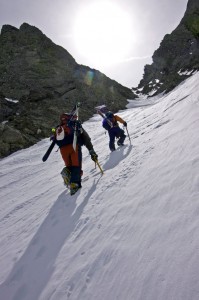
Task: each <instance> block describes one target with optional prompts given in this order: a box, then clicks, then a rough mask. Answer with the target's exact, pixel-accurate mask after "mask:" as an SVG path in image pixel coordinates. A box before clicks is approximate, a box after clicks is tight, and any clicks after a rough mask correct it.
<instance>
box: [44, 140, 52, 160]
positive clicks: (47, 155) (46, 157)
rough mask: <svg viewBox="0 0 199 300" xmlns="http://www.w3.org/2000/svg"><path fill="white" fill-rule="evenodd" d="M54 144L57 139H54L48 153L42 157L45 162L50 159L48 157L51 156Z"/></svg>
mask: <svg viewBox="0 0 199 300" xmlns="http://www.w3.org/2000/svg"><path fill="white" fill-rule="evenodd" d="M54 146H55V141H52V143H51V144H50V146H49V148H48V150H47V151H46V153H45V154H44V156H43V157H42V161H43V162H45V161H46V160H47V159H48V157H49V155H50V153H51V152H52V150H53V148H54Z"/></svg>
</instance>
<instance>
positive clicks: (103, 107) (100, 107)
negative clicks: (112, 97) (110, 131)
mask: <svg viewBox="0 0 199 300" xmlns="http://www.w3.org/2000/svg"><path fill="white" fill-rule="evenodd" d="M95 109H96V110H97V113H98V114H99V115H100V116H101V117H102V118H103V119H106V120H107V123H108V124H109V125H110V126H111V127H113V123H112V122H111V121H110V120H109V119H108V118H107V117H106V115H105V113H104V112H102V111H107V108H106V106H105V105H102V106H98V107H96V108H95Z"/></svg>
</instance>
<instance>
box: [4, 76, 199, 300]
mask: <svg viewBox="0 0 199 300" xmlns="http://www.w3.org/2000/svg"><path fill="white" fill-rule="evenodd" d="M198 82H199V73H197V74H195V75H193V76H192V77H190V78H188V79H187V80H186V81H184V82H183V83H181V84H180V85H179V86H178V87H177V88H176V89H174V90H173V91H172V92H170V93H169V94H167V95H161V96H160V97H159V99H158V98H157V97H156V98H151V99H150V102H151V103H150V105H149V103H148V102H149V99H148V100H147V101H148V102H147V105H146V106H144V105H143V99H140V100H137V101H136V105H134V104H135V101H132V102H130V103H131V105H130V104H129V105H128V109H126V110H124V111H120V112H119V113H118V114H119V115H120V116H121V117H122V118H123V119H124V120H126V121H127V124H128V131H129V135H130V138H131V142H132V144H130V142H129V139H128V137H127V138H126V141H125V146H124V147H120V148H118V149H117V150H116V151H115V152H113V153H110V152H109V148H108V135H105V133H104V129H103V128H102V126H101V122H102V119H101V117H100V116H98V115H95V116H93V118H91V119H90V120H89V121H87V122H85V123H84V124H83V126H84V128H85V129H86V130H87V131H88V133H89V134H90V136H91V138H92V142H93V144H94V149H95V151H96V152H97V153H98V155H99V163H100V165H101V167H102V168H103V169H104V171H105V173H104V175H103V176H101V174H100V170H99V168H98V167H96V168H95V165H94V163H93V161H92V160H91V158H90V156H89V154H88V150H87V149H86V148H85V147H84V148H83V170H84V175H83V182H82V189H81V190H79V191H78V192H77V193H76V194H75V195H73V196H70V195H69V192H68V191H67V189H66V188H65V186H64V185H63V182H62V178H61V176H60V171H61V170H62V167H63V162H62V159H61V156H60V153H59V151H58V152H57V151H56V150H57V148H54V149H53V151H52V153H51V155H50V157H49V159H48V160H47V161H46V162H45V163H43V162H42V160H41V159H42V156H43V155H44V153H45V151H46V150H47V148H48V146H49V145H50V141H49V139H45V140H43V141H41V142H39V143H37V144H36V145H34V146H32V147H30V148H28V149H25V150H22V151H18V152H16V153H14V154H12V155H10V156H9V157H7V158H4V159H2V160H1V161H0V270H1V271H0V300H37V299H38V300H68V299H70V300H198V299H199V283H198V278H199V88H198ZM139 101H140V102H141V105H140V107H139V106H138V105H137V104H138V103H139Z"/></svg>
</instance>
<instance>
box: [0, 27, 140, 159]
mask: <svg viewBox="0 0 199 300" xmlns="http://www.w3.org/2000/svg"><path fill="white" fill-rule="evenodd" d="M134 98H135V95H134V93H133V92H132V91H131V90H130V89H129V88H127V87H124V86H122V85H120V84H118V83H117V82H116V81H114V80H111V79H110V78H108V77H106V76H105V75H104V74H102V73H100V72H99V71H97V70H94V69H91V68H89V67H87V66H83V65H79V64H77V63H76V61H75V60H74V58H73V57H72V56H71V55H70V54H69V53H68V52H67V50H65V49H64V48H62V47H60V46H58V45H55V44H54V43H53V42H52V41H51V40H50V39H49V38H48V37H46V36H45V35H44V34H43V33H42V32H41V31H40V30H39V29H38V28H36V27H34V26H30V25H29V24H26V23H24V24H22V25H21V27H20V28H19V29H17V28H15V27H13V26H11V25H4V26H3V27H2V30H1V35H0V122H1V123H0V144H1V146H0V157H4V156H7V155H9V154H11V153H12V152H14V151H16V150H19V149H23V148H25V147H28V146H30V145H32V144H34V143H36V142H37V141H39V140H40V139H42V138H44V137H47V136H49V135H50V134H51V128H52V127H53V126H55V125H57V122H58V120H59V115H60V114H61V113H63V112H66V111H70V110H71V109H72V107H73V106H74V104H75V103H76V102H77V101H78V102H79V101H80V102H81V103H82V108H81V110H80V119H81V120H82V121H85V120H87V119H88V118H89V117H91V116H92V115H93V114H94V113H95V109H94V108H95V106H97V105H101V104H106V105H107V106H108V107H109V108H110V109H111V110H113V111H117V110H118V109H124V108H125V105H126V104H127V99H134ZM11 100H16V101H11ZM14 136H15V138H14Z"/></svg>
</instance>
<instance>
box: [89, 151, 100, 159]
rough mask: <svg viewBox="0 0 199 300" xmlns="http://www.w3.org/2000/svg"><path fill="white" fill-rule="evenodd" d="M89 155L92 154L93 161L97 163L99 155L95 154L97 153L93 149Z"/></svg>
mask: <svg viewBox="0 0 199 300" xmlns="http://www.w3.org/2000/svg"><path fill="white" fill-rule="evenodd" d="M89 153H90V156H91V159H92V160H93V161H96V160H97V158H98V155H97V154H96V153H95V151H94V150H93V149H92V150H90V151H89Z"/></svg>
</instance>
